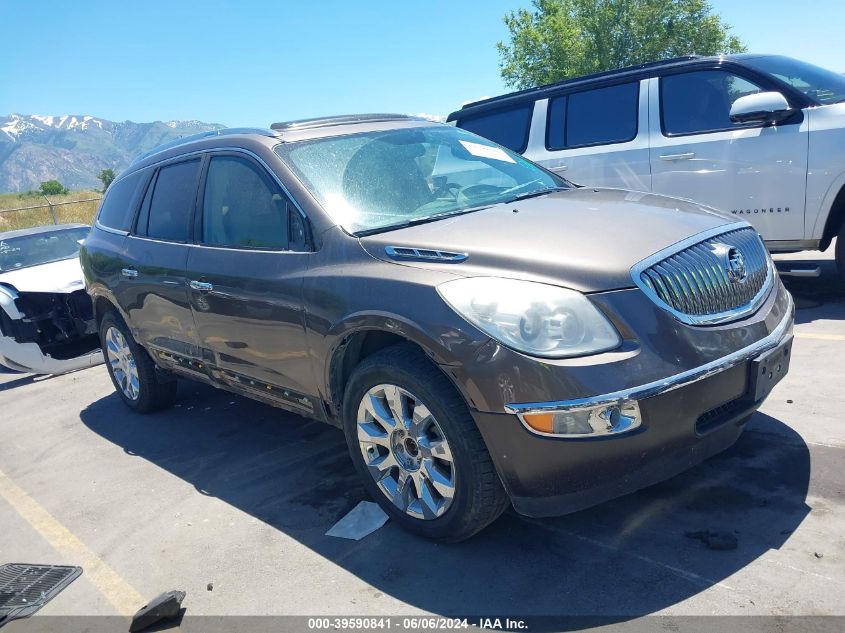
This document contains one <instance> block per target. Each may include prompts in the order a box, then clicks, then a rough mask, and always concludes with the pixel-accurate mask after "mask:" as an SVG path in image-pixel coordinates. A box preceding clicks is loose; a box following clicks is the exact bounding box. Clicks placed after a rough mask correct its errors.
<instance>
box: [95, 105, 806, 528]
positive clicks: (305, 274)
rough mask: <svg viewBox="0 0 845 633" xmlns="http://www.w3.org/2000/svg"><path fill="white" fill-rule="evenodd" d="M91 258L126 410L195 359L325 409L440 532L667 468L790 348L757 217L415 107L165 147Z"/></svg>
mask: <svg viewBox="0 0 845 633" xmlns="http://www.w3.org/2000/svg"><path fill="white" fill-rule="evenodd" d="M81 259H82V264H83V268H84V271H85V276H86V280H87V285H88V291H89V292H90V294H91V296H92V297H93V300H94V306H95V313H96V318H97V322H98V324H99V332H100V336H101V338H102V345H103V350H104V354H105V358H106V363H107V367H108V371H109V372H110V374H111V377H112V380H113V382H114V384H115V387H116V389H117V393H118V394H119V396H120V397H121V398H122V399H123V401H124V402H125V403H126V404H127V405H128V406H129V407H130V408H132V409H134V410H136V411H144V412H146V411H152V410H154V409H157V408H160V407H162V406H165V405H167V404H169V403H171V402H172V401H173V400H174V398H175V396H176V382H175V381H176V378H177V377H186V378H191V379H194V380H201V381H203V382H207V383H210V384H212V385H215V386H217V387H221V388H223V389H228V390H231V391H235V392H237V393H240V394H243V395H245V396H247V397H250V398H255V399H258V400H261V401H264V402H266V403H269V404H272V405H275V406H278V407H281V408H283V409H287V410H289V411H293V412H295V413H298V414H301V415H303V416H307V417H310V418H315V419H318V420H323V421H325V422H328V423H329V424H333V425H336V426H338V427H340V428H342V429H343V430H344V432H345V434H346V441H347V443H348V445H349V450H350V454H351V456H352V460H353V462H354V464H355V467H356V469H357V470H358V472H359V473H360V475H361V477H362V478H363V479H364V481H365V482H366V484H365V485H366V487H367V489H368V491H369V493H370V494H371V495H372V497H373V498H374V499H375V500H376V501H378V503H380V504H381V506H382V507H383V508H384V509H385V511H386V512H387V513H388V514H389V515H390V517H391V518H393V519H394V520H395V521H397V522H399V523H400V524H402V525H403V526H404V527H406V528H408V529H410V530H412V531H415V532H417V533H419V534H422V535H425V536H428V537H431V538H436V539H440V540H460V539H464V538H467V537H469V536H471V535H472V534H474V533H475V532H477V531H478V530H480V529H482V528H483V527H484V526H486V525H487V524H489V523H490V522H491V521H493V520H494V519H495V518H496V517H497V516H499V514H500V513H501V512H502V511H503V510H504V509H505V508H506V507H507V506H508V505H509V504H513V506H514V508H515V509H516V510H517V511H518V512H520V513H522V514H525V515H529V516H547V515H553V514H563V513H566V512H571V511H575V510H578V509H580V508H584V507H587V506H590V505H594V504H596V503H599V502H601V501H603V500H606V499H609V498H612V497H615V496H618V495H621V494H625V493H627V492H630V491H633V490H636V489H638V488H641V487H643V486H647V485H649V484H651V483H654V482H657V481H659V480H662V479H665V478H668V477H671V476H672V475H674V474H676V473H678V472H680V471H682V470H684V469H686V468H689V467H690V466H692V465H693V464H696V463H697V462H699V461H701V460H702V459H705V458H706V457H708V456H710V455H712V454H714V453H716V452H718V451H721V450H723V449H725V448H727V447H728V446H730V445H731V444H732V443H733V442H734V441H735V440H736V439H737V437H738V436H739V434H740V433H741V432H742V429H743V426H744V424H745V422H746V421H747V420H748V418H749V416H750V415H751V414H752V413H753V411H754V410H755V409H756V408H757V407H758V406H759V405H760V403H761V402H762V400H763V399H764V398H765V397H766V396H767V395H768V393H769V391H770V390H771V389H772V387H773V386H774V384H775V383H776V382H777V381H778V380H779V379H780V378H782V377H783V375H784V374H785V373H786V371H787V369H788V366H789V356H790V345H791V340H792V336H791V331H792V320H793V304H792V300H791V298H790V296H789V294H788V293H787V291H786V290H785V289H784V287H783V285H782V284H781V282H780V280H779V279H778V276H777V273H776V272H775V270H774V267H773V266H772V262H771V260H770V258H769V256H768V254H767V252H766V250H765V248H764V246H763V243H762V242H761V240H760V236H759V235H758V234H757V233H756V232H755V231H754V229H752V228H751V227H750V226H749V225H748V224H747V223H745V222H735V221H734V220H733V219H731V218H729V217H725V216H723V215H720V214H718V213H717V212H715V211H713V210H711V209H708V208H705V207H701V206H699V205H695V204H692V203H690V202H685V201H681V200H677V199H673V198H667V197H662V196H657V195H651V194H645V193H634V192H629V191H622V190H616V189H592V188H583V187H577V186H575V185H572V184H571V183H569V182H567V181H566V180H563V179H562V178H560V177H558V176H556V175H554V174H552V173H550V172H549V171H546V170H545V169H543V168H542V167H539V166H537V165H535V164H534V163H532V162H530V161H528V160H526V159H524V158H523V157H521V156H519V155H518V154H515V153H513V152H511V151H509V150H507V149H505V148H502V147H500V146H498V145H495V144H493V143H491V142H490V141H487V140H484V139H482V138H480V137H478V136H475V135H473V134H471V133H469V132H466V131H464V130H460V129H456V128H454V127H450V126H446V125H441V124H437V123H432V122H428V121H424V120H420V119H415V118H411V117H404V116H396V115H366V116H352V117H335V118H327V119H315V120H308V121H299V122H293V123H286V124H277V125H274V126H273V129H271V130H263V129H230V130H222V131H219V132H212V133H208V134H203V135H197V136H194V137H189V138H185V139H182V140H180V141H178V142H176V143H174V144H171V145H168V146H163V147H160V148H157V149H156V150H154V151H152V152H150V153H149V154H146V155H144V156H142V157H140V158H139V159H138V160H136V161H135V162H134V163H133V164H132V166H131V167H130V168H128V169H127V170H126V171H125V172H124V173H123V174H121V176H120V177H119V178H118V179H117V180H116V181H115V182H114V183H113V184H112V185H111V187H110V188H109V191H108V194H107V195H106V197H105V200H104V201H103V203H102V206H101V208H100V211H99V215H98V218H97V221H96V224H95V226H94V228H93V229H92V231H91V233H90V235H89V237H88V238H87V239H86V240H85V243H84V245H83V248H82V255H81ZM116 423H119V422H116Z"/></svg>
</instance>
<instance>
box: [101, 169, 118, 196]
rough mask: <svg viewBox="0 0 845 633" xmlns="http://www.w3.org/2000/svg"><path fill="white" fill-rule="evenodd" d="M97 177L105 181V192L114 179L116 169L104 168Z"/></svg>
mask: <svg viewBox="0 0 845 633" xmlns="http://www.w3.org/2000/svg"><path fill="white" fill-rule="evenodd" d="M97 178H99V179H100V181H101V182H102V183H103V193H105V192H106V189H108V188H109V185H110V184H112V182H113V181H114V170H113V169H111V168H109V169H104V170H102V171H101V172H100V175H99V176H97Z"/></svg>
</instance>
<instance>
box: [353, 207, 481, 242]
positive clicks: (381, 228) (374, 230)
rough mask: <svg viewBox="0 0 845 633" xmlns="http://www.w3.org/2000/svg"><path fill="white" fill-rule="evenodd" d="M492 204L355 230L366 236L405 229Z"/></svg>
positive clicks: (361, 235)
mask: <svg viewBox="0 0 845 633" xmlns="http://www.w3.org/2000/svg"><path fill="white" fill-rule="evenodd" d="M491 206H492V205H490V204H486V205H483V206H479V207H470V208H468V209H461V210H460V211H446V212H444V213H432V214H431V215H424V216H421V217H419V218H411V219H410V220H406V221H404V222H399V223H398V224H388V225H387V226H378V227H375V228H372V229H364V230H363V231H355V233H353V235H355V237H366V236H367V235H375V234H376V233H384V232H386V231H393V230H396V229H404V228H407V227H409V226H416V225H417V224H427V223H428V222H436V221H437V220H443V219H445V218H451V217H454V216H456V215H464V214H465V213H472V212H473V211H481V210H482V209H489V208H490V207H491Z"/></svg>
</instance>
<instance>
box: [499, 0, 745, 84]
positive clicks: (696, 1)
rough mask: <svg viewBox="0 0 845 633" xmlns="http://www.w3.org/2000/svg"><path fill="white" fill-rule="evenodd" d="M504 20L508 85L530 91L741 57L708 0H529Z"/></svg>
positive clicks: (504, 70)
mask: <svg viewBox="0 0 845 633" xmlns="http://www.w3.org/2000/svg"><path fill="white" fill-rule="evenodd" d="M533 4H534V7H533V10H528V9H520V10H519V11H511V12H509V13H507V14H506V15H505V18H504V20H505V25H506V26H507V27H508V30H509V31H510V42H509V43H504V42H499V43H498V44H497V48H498V49H499V55H500V64H499V65H500V68H501V73H502V78H503V79H504V80H505V83H506V84H508V85H509V86H512V87H514V88H530V87H533V86H539V85H542V84H548V83H553V82H555V81H560V80H562V79H568V78H570V77H577V76H579V75H586V74H589V73H594V72H599V71H602V70H610V69H613V68H621V67H623V66H631V65H634V64H643V63H645V62H652V61H658V60H661V59H668V58H670V57H677V56H680V55H689V54H692V53H697V54H701V55H716V54H718V53H739V52H742V51H744V50H745V46H744V45H743V43H742V42H741V41H740V40H739V38H737V37H736V36H734V35H731V34H730V27H729V26H728V25H726V24H725V23H724V22H722V20H721V18H720V17H719V16H718V15H716V14H714V13H713V8H712V7H711V6H710V3H709V2H707V0H533Z"/></svg>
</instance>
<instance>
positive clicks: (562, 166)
mask: <svg viewBox="0 0 845 633" xmlns="http://www.w3.org/2000/svg"><path fill="white" fill-rule="evenodd" d="M567 169H569V165H558V166H557V167H555V168H554V169H553V170H552V171H566V170H567Z"/></svg>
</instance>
